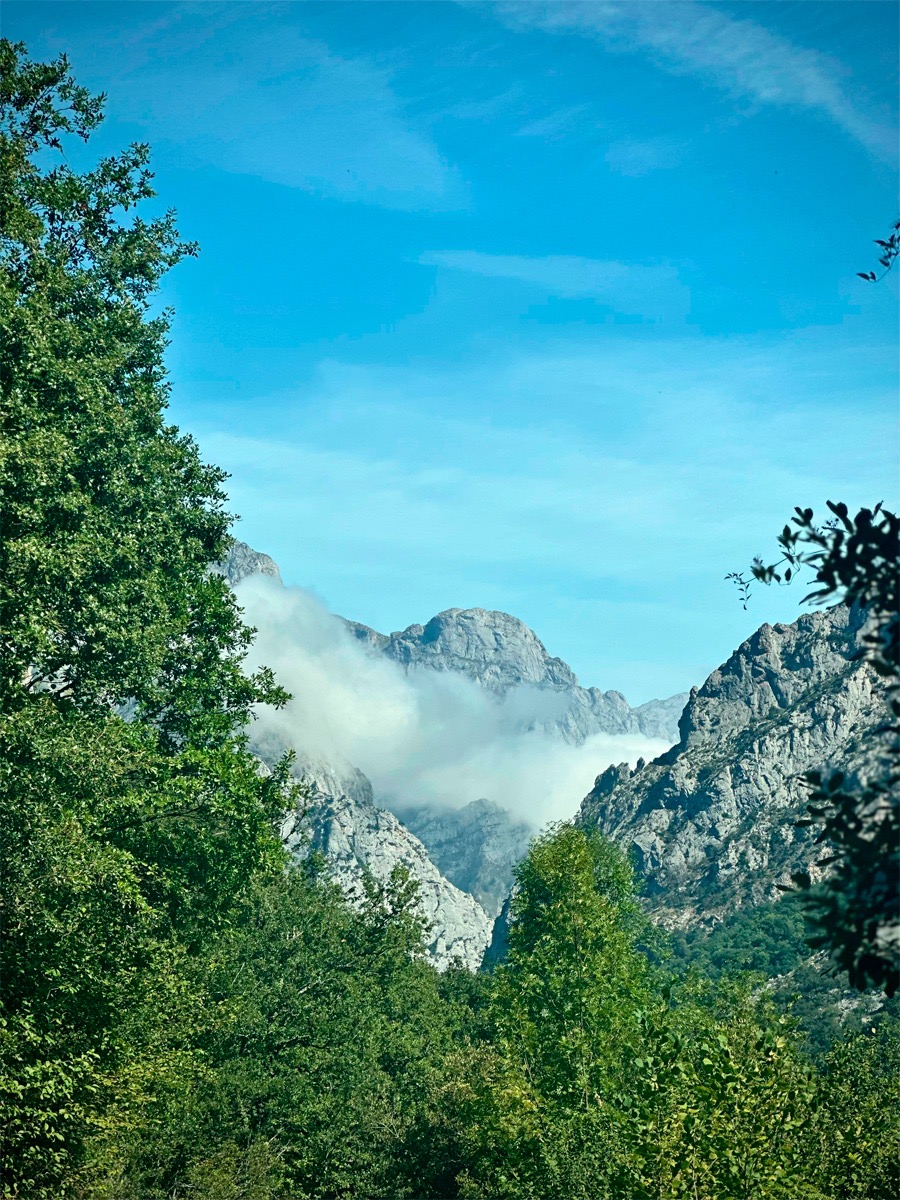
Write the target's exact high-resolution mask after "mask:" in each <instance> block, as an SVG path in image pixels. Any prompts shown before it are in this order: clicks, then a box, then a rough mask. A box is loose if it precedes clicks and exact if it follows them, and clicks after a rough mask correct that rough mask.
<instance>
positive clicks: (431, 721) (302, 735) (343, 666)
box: [236, 576, 666, 827]
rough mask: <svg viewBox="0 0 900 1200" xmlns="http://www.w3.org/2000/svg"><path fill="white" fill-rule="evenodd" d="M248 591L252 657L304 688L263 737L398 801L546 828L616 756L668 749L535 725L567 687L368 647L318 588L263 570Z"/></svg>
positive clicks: (242, 596) (262, 730) (259, 727)
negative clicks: (472, 810)
mask: <svg viewBox="0 0 900 1200" xmlns="http://www.w3.org/2000/svg"><path fill="white" fill-rule="evenodd" d="M236 590H237V596H238V600H239V602H240V604H241V605H242V607H243V608H244V610H245V612H246V617H247V620H248V621H249V622H250V623H251V624H252V625H254V626H255V627H256V628H257V630H258V634H257V638H256V643H255V646H254V650H253V656H252V660H251V661H252V662H253V663H266V664H267V665H268V666H270V667H272V668H273V669H274V670H275V672H276V674H277V676H278V679H279V681H280V682H281V683H282V684H283V686H284V687H286V688H287V689H288V690H289V691H290V692H291V693H292V695H293V699H292V701H291V703H290V704H289V705H288V707H287V708H285V709H283V710H281V711H276V710H273V709H270V708H263V709H261V710H260V712H259V715H258V721H257V723H256V725H255V727H254V730H253V734H252V736H253V740H254V742H255V743H256V744H257V745H259V746H261V747H264V748H265V749H266V750H268V751H274V752H276V753H277V752H278V751H280V750H282V749H284V748H287V747H293V748H295V749H296V750H297V751H298V752H301V753H306V754H311V755H315V756H320V757H322V758H324V759H326V760H328V761H330V762H333V763H336V764H338V765H340V764H343V763H352V764H353V765H354V766H357V767H359V768H360V770H362V771H363V772H364V773H365V774H366V775H367V776H368V777H369V779H370V780H371V781H372V783H373V785H374V788H375V793H376V797H377V798H378V800H379V801H380V802H381V803H383V804H385V805H386V806H387V807H393V808H396V809H398V810H401V811H402V809H403V808H407V807H411V806H417V805H434V806H436V807H453V808H457V807H460V806H462V805H464V804H467V803H469V801H471V800H476V799H480V798H482V797H485V798H487V799H490V800H494V801H495V802H496V803H498V804H501V805H503V806H504V807H505V808H508V809H509V810H510V811H511V812H513V813H514V814H515V815H516V816H517V817H520V818H521V819H523V820H526V821H528V822H530V823H531V824H532V825H534V826H535V827H540V826H542V825H544V824H546V822H548V821H552V820H558V819H563V818H567V817H571V816H573V815H574V813H575V811H576V810H577V808H578V805H579V803H580V801H581V799H582V797H583V796H584V795H585V794H586V793H587V792H588V791H589V790H590V788H591V786H592V784H593V781H594V778H595V776H596V775H597V774H599V772H600V771H602V770H603V769H604V768H605V767H607V766H608V765H609V764H610V763H612V762H616V763H619V762H623V761H628V762H631V763H634V762H635V761H636V760H637V759H638V758H639V757H644V758H652V757H654V756H655V755H657V754H659V753H661V752H662V751H663V750H664V749H666V744H665V743H664V742H661V741H657V740H654V739H650V738H645V737H641V736H637V735H634V736H632V735H628V736H614V735H606V734H599V735H596V736H594V737H592V738H590V739H589V740H588V741H587V742H585V743H584V745H582V746H570V745H568V744H566V743H563V742H559V741H556V740H555V739H554V738H552V737H550V736H549V735H547V734H545V733H542V732H536V731H523V729H522V721H523V718H525V719H527V717H528V716H529V715H530V716H532V717H533V716H534V715H536V714H538V713H540V715H541V716H543V717H551V716H552V715H553V712H554V709H555V708H557V707H558V700H557V698H556V697H555V696H553V695H548V694H547V693H545V692H540V691H538V690H537V689H528V691H527V693H526V690H525V689H519V690H518V691H517V692H513V693H511V694H510V695H509V696H508V697H507V698H506V700H499V699H498V698H497V697H495V696H493V695H492V694H490V693H488V692H486V691H484V690H483V689H482V688H481V687H479V686H478V685H477V684H476V683H473V682H472V681H471V680H469V679H467V678H465V677H463V676H460V675H456V674H451V673H449V672H447V673H442V672H437V671H430V670H421V671H416V672H413V673H411V674H406V673H405V672H404V671H403V670H402V669H401V668H400V667H399V666H398V665H397V664H395V663H393V662H391V661H390V660H389V659H385V658H381V657H377V656H375V655H373V654H371V653H370V652H369V651H368V650H366V649H365V648H364V647H363V646H362V644H361V643H359V642H357V641H356V640H355V639H354V638H353V637H352V636H351V635H350V634H349V633H348V632H347V630H346V629H345V627H344V626H343V624H342V623H341V622H340V621H339V620H338V619H337V618H336V617H333V616H332V615H331V614H330V613H328V612H327V611H326V610H325V608H324V607H323V606H322V605H321V604H320V603H319V601H318V600H317V599H316V598H315V597H314V596H312V595H311V594H310V593H309V592H305V591H302V590H301V589H299V588H281V587H280V586H279V585H277V584H275V583H274V582H273V581H271V580H268V579H265V578H263V577H260V576H251V577H250V578H248V579H246V580H244V581H242V582H241V583H240V584H239V585H238V587H237V589H236Z"/></svg>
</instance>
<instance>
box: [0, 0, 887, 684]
mask: <svg viewBox="0 0 900 1200" xmlns="http://www.w3.org/2000/svg"><path fill="white" fill-rule="evenodd" d="M897 16H898V12H897V6H896V5H894V4H892V3H868V2H866V0H854V2H853V3H839V2H835V3H824V4H820V3H818V2H816V0H802V2H798V3H794V2H791V0H784V2H781V3H774V2H769V3H761V4H760V3H753V2H747V3H738V4H724V3H694V2H689V0H686V2H676V3H668V2H666V0H658V2H654V3H643V2H642V0H629V2H628V3H606V2H603V0H597V2H590V0H587V2H583V3H570V2H569V0H556V2H555V3H542V2H539V0H534V2H531V3H524V4H522V3H496V4H468V3H462V4H453V3H417V2H416V0H411V2H407V3H399V4H394V3H376V4H368V3H361V2H350V3H328V4H315V3H312V4H303V3H295V4H269V3H228V4H219V3H201V4H186V5H182V4H168V3H93V2H73V3H41V2H31V3H28V4H16V3H7V4H6V5H5V8H4V19H3V32H4V35H5V36H7V37H13V38H17V39H21V40H23V41H25V42H26V43H27V45H28V46H29V49H30V51H31V52H32V54H33V55H35V56H37V57H47V56H49V55H51V54H55V53H57V52H58V51H60V50H65V51H66V52H67V53H68V54H69V57H70V59H71V62H72V65H73V68H74V71H75V73H76V75H77V77H78V78H79V79H80V81H81V82H83V83H85V84H87V85H88V86H90V87H91V88H93V89H96V90H103V91H105V92H106V93H107V95H108V105H107V112H108V120H107V122H106V123H105V125H104V127H103V129H102V131H101V133H100V134H98V136H97V138H96V139H95V142H94V143H92V146H93V148H94V149H95V150H98V149H99V150H102V151H104V152H106V151H111V150H114V149H116V148H118V147H120V146H122V145H124V144H126V143H127V142H129V141H133V140H141V141H147V142H149V143H150V144H151V146H152V148H153V158H154V165H155V170H156V176H157V179H156V182H157V189H158V192H159V193H160V203H161V204H162V205H163V206H174V207H175V208H176V209H177V210H178V213H179V218H180V226H181V229H182V231H183V233H184V234H185V235H186V236H189V237H191V238H195V239H196V240H197V241H199V242H200V244H201V256H200V257H199V259H197V260H196V261H190V262H187V263H184V264H182V265H181V266H180V267H178V268H177V269H176V271H174V272H173V273H172V275H171V276H170V278H169V279H168V280H167V282H166V285H165V291H164V300H165V301H166V302H167V303H170V304H172V305H173V306H174V307H175V310H176V318H175V322H174V326H173V341H172V347H171V351H170V365H171V377H172V384H173V393H172V415H173V419H174V420H175V421H176V422H177V423H178V424H179V425H181V426H182V427H183V428H185V429H187V430H189V431H190V432H191V433H193V434H194V436H195V437H196V438H197V440H198V441H199V444H200V447H201V450H202V451H203V453H204V455H205V457H206V458H207V459H209V460H212V461H216V462H218V463H220V464H221V465H223V466H224V467H226V468H227V469H228V470H229V471H230V472H231V476H232V478H231V481H230V485H229V487H230V494H231V497H232V502H233V507H234V508H235V510H236V511H237V512H239V513H240V514H241V521H240V523H239V525H238V526H237V530H236V532H237V533H238V535H239V536H241V537H243V538H245V539H246V540H247V541H249V542H251V543H252V544H253V545H254V546H256V547H258V548H259V549H262V550H266V551H268V552H269V553H271V554H272V555H273V556H274V557H275V558H276V559H277V560H278V562H279V563H280V564H281V566H282V568H283V573H284V575H285V578H286V580H287V581H289V582H291V583H297V584H301V585H303V586H307V587H311V588H313V589H314V590H315V591H316V592H317V593H318V594H319V595H321V596H322V597H323V599H324V600H325V602H326V603H327V604H328V605H329V607H330V608H331V609H332V610H333V611H336V612H340V613H342V614H343V615H345V616H348V617H352V618H354V619H356V620H361V621H364V622H366V623H367V624H370V625H373V626H375V627H376V628H378V629H381V630H384V631H389V630H392V629H398V628H403V627H405V626H406V625H407V624H409V623H411V622H413V621H426V620H427V619H428V618H429V617H430V616H432V615H433V614H434V613H435V612H437V611H439V610H441V609H443V608H448V607H451V606H460V607H469V606H476V605H479V606H482V607H486V608H500V609H504V610H506V611H508V612H512V613H514V614H515V615H517V616H519V617H521V618H522V619H523V620H525V621H527V622H528V624H530V625H531V626H532V627H533V628H534V629H535V630H536V631H537V633H538V634H539V635H540V637H541V638H542V639H543V641H544V643H545V644H546V645H547V647H548V649H549V650H550V652H551V653H553V654H557V655H559V656H560V657H562V658H564V659H566V660H567V661H568V662H569V663H571V665H572V666H573V667H574V669H575V670H576V671H577V673H578V674H579V676H580V678H581V679H582V681H583V682H584V683H586V684H593V685H597V686H600V687H603V688H610V687H615V688H619V689H620V690H621V691H623V692H624V693H625V694H626V696H627V697H628V698H629V700H631V701H632V702H633V703H637V702H640V701H643V700H645V699H648V698H650V697H651V696H654V695H665V694H669V693H671V692H674V691H676V690H681V689H684V688H687V687H689V686H690V685H691V684H692V683H700V682H702V680H703V678H704V677H705V675H706V674H707V673H708V672H709V670H710V669H712V668H713V667H714V666H716V665H717V664H718V663H719V662H721V661H722V660H723V659H724V658H725V657H726V656H727V655H728V654H729V653H730V652H731V650H732V649H733V648H734V647H735V646H736V645H737V644H738V643H739V642H740V641H741V640H743V638H744V637H746V636H748V635H749V634H750V633H751V632H752V631H753V629H754V628H756V626H757V625H758V624H759V623H761V622H762V621H763V620H790V619H793V617H794V616H795V615H796V612H797V602H798V601H799V599H800V596H801V592H799V591H795V590H781V591H776V592H763V591H759V590H758V591H757V593H756V595H755V597H754V599H753V601H752V604H751V608H750V611H749V612H746V613H745V612H743V611H742V610H741V608H740V605H739V604H738V602H737V599H736V597H735V595H734V594H733V591H732V589H731V587H730V585H729V584H727V583H726V582H725V581H724V578H723V577H724V575H725V574H726V573H727V572H728V571H731V570H734V569H736V568H741V567H743V566H744V565H745V564H747V563H748V562H749V560H750V558H751V557H752V556H753V555H754V554H755V553H757V552H762V553H765V554H767V553H768V552H769V550H770V548H772V547H773V542H774V535H775V534H776V533H777V531H778V530H779V529H780V528H781V526H782V525H783V524H784V522H785V520H786V519H787V518H788V516H789V515H790V513H791V511H792V509H793V506H794V505H795V504H802V505H807V504H808V505H811V506H813V507H815V508H817V509H818V508H820V507H822V506H823V505H824V501H825V499H826V498H842V499H845V500H846V501H847V502H848V503H849V504H851V505H853V504H858V503H873V502H875V501H876V500H879V499H884V500H885V501H887V502H889V503H896V501H897V465H898V462H897V459H898V455H897V450H898V438H897V280H896V279H893V278H890V277H889V278H888V279H886V280H885V281H884V282H883V283H881V284H879V285H878V286H872V285H868V286H867V285H866V284H864V283H863V282H862V281H860V280H859V279H857V278H856V272H857V271H859V270H864V269H868V268H869V267H870V266H871V265H874V249H875V248H874V247H873V245H872V239H874V238H876V237H881V236H884V232H885V231H886V229H887V228H888V226H889V224H890V222H891V220H892V218H893V217H894V215H895V206H896V203H897V201H896V195H897V160H896V154H897V112H896V97H897Z"/></svg>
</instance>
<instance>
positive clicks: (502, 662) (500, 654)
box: [345, 608, 687, 745]
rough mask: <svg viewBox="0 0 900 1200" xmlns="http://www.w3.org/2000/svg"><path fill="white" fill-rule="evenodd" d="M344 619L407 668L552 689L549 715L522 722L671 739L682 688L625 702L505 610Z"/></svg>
mask: <svg viewBox="0 0 900 1200" xmlns="http://www.w3.org/2000/svg"><path fill="white" fill-rule="evenodd" d="M345 624H346V626H347V628H348V629H349V630H350V632H351V633H352V634H353V636H354V637H355V638H357V639H358V640H359V641H361V642H363V643H364V644H365V645H366V646H367V647H368V648H370V649H371V650H372V651H373V652H375V653H379V654H383V655H384V656H385V657H386V658H390V659H391V660H392V661H393V662H396V663H398V664H399V665H400V666H402V667H403V668H404V669H406V670H418V669H422V668H425V669H429V670H434V671H455V672H458V673H459V674H461V675H466V676H467V677H468V678H469V679H472V680H474V681H475V682H476V683H479V684H481V686H482V687H485V688H487V689H488V690H489V691H492V692H495V693H497V694H498V695H507V694H508V693H510V692H512V691H513V690H514V689H516V688H536V689H539V690H540V691H542V692H552V693H556V694H557V695H558V697H559V704H558V705H556V707H555V712H554V714H553V716H552V717H536V718H535V719H534V720H532V721H531V722H530V723H529V724H530V727H537V728H543V729H545V730H547V731H548V732H549V733H552V734H554V735H555V736H558V737H561V738H563V739H564V740H565V741H567V742H572V743H574V744H576V745H577V744H579V743H581V742H583V741H584V740H585V739H586V738H588V737H590V736H591V735H592V734H595V733H639V734H643V735H645V736H646V737H654V738H662V739H666V740H669V741H671V742H674V741H676V740H677V737H678V718H679V716H680V714H681V710H682V709H683V708H684V704H685V701H686V700H687V694H686V693H679V694H678V695H677V696H671V697H670V698H669V699H667V700H651V701H649V702H648V703H647V704H642V705H640V706H639V707H638V708H632V707H631V705H630V704H629V703H628V701H627V700H626V699H625V697H624V696H623V695H622V693H621V692H616V691H609V692H603V691H600V689H599V688H583V687H581V686H580V685H579V683H578V679H577V678H576V676H575V673H574V672H573V671H572V669H571V667H569V666H568V665H567V664H566V663H564V662H563V661H562V659H560V658H552V657H551V656H550V655H549V654H548V653H547V651H546V649H545V648H544V645H543V643H542V642H541V640H540V638H538V636H537V634H536V633H534V632H533V630H531V629H529V628H528V626H527V625H525V624H524V623H523V622H522V621H520V620H518V619H517V618H516V617H511V616H510V615H509V614H508V613H502V612H494V611H490V610H488V609H484V608H448V609H447V610H446V611H445V612H442V613H438V615H437V616H436V617H432V619H431V620H430V621H429V622H428V624H427V625H410V626H409V628H408V629H404V630H402V632H399V633H392V634H389V635H388V634H383V633H377V632H376V631H375V630H374V629H369V627H368V626H367V625H360V624H359V623H358V622H356V621H346V622H345ZM526 727H528V725H526Z"/></svg>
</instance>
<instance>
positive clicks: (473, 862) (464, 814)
mask: <svg viewBox="0 0 900 1200" xmlns="http://www.w3.org/2000/svg"><path fill="white" fill-rule="evenodd" d="M403 821H404V823H405V824H406V825H407V826H408V828H409V829H411V830H412V831H413V833H415V834H416V836H417V837H418V838H420V840H421V841H422V842H423V843H424V845H425V848H426V849H427V851H428V853H429V855H430V857H431V859H432V861H433V862H434V863H435V864H436V866H437V867H439V869H440V870H441V871H442V872H443V874H444V875H445V876H446V877H447V879H449V880H450V881H451V883H454V884H456V886H457V887H458V888H461V889H462V890H463V891H464V892H468V893H469V894H470V895H472V896H474V897H475V899H476V900H477V901H478V902H479V904H480V905H481V906H482V908H483V909H484V910H485V912H487V914H488V915H489V916H491V917H496V916H497V915H498V914H499V913H500V910H501V909H502V907H503V903H504V901H505V899H506V897H507V896H508V895H509V892H510V890H511V888H512V885H513V868H514V867H515V865H516V863H518V862H520V861H521V860H522V859H523V858H524V857H525V855H526V853H527V852H528V844H529V842H530V841H531V838H532V837H533V836H534V830H533V829H532V828H531V826H529V825H526V824H525V822H523V821H516V820H515V818H514V817H512V816H511V815H510V813H509V812H507V810H506V809H505V808H501V807H500V806H499V805H498V804H493V803H492V802H491V801H490V800H473V801H472V803H471V804H467V805H466V806H465V807H464V808H460V809H447V810H444V811H435V810H434V809H431V808H419V809H414V810H412V811H410V812H404V813H403Z"/></svg>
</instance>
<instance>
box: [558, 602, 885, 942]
mask: <svg viewBox="0 0 900 1200" xmlns="http://www.w3.org/2000/svg"><path fill="white" fill-rule="evenodd" d="M861 622H862V618H861V616H860V614H858V613H856V612H851V611H850V610H848V609H847V608H845V607H843V606H841V607H837V608H833V609H829V610H828V611H825V612H814V613H808V614H805V615H804V616H802V617H800V618H799V620H797V621H795V622H794V623H793V624H791V625H775V626H771V625H763V626H762V627H761V628H760V629H759V630H757V632H756V633H754V634H753V636H752V637H750V638H748V640H747V641H746V642H744V643H743V645H741V646H740V647H739V648H738V650H736V651H735V653H734V654H733V655H732V656H731V658H730V659H729V660H728V662H726V663H725V664H724V665H723V666H722V667H720V668H719V669H718V670H717V671H714V672H713V673H712V674H711V675H710V676H709V678H708V679H707V680H706V682H705V683H704V684H703V686H702V687H701V688H699V689H696V688H695V689H693V690H692V692H691V694H690V699H689V700H688V703H687V705H686V707H685V709H684V712H683V714H682V717H681V722H680V738H679V741H678V744H677V745H676V746H674V747H673V748H672V749H671V750H669V751H668V752H667V753H666V754H664V755H662V756H661V757H660V758H658V759H656V760H655V761H654V762H651V763H648V764H639V766H638V768H637V769H636V770H635V771H634V772H632V771H631V770H630V769H629V768H628V767H627V766H624V765H623V766H620V767H610V768H609V769H608V770H606V771H605V772H604V773H603V774H602V775H601V776H600V777H599V778H598V779H597V782H596V784H595V786H594V788H593V790H592V791H591V792H590V794H589V795H588V796H587V797H586V798H585V800H584V802H583V804H582V808H581V814H580V819H581V820H582V821H583V822H585V823H586V824H588V825H599V826H600V827H601V828H602V829H603V830H604V831H605V832H606V833H608V834H609V835H610V836H612V837H613V838H614V839H615V840H616V841H618V842H619V843H620V844H621V845H623V846H624V847H627V848H629V849H630V850H632V851H633V852H634V853H635V855H636V858H637V863H638V866H639V868H640V871H641V873H642V874H643V875H644V876H645V878H646V880H647V896H648V901H649V903H650V905H651V906H652V907H653V908H654V909H655V910H656V912H657V915H658V916H659V918H660V919H661V920H662V921H663V922H664V923H666V924H669V925H672V926H679V925H680V926H687V925H691V924H695V923H698V922H699V923H709V922H713V921H715V920H716V919H718V918H720V917H721V916H722V915H723V914H724V913H725V912H727V911H729V910H730V909H732V908H735V907H738V906H740V905H743V904H756V903H762V902H764V901H766V900H770V899H775V898H777V896H778V895H780V891H779V885H780V884H785V883H787V882H788V881H789V878H790V875H791V873H792V872H793V871H795V870H801V869H809V867H810V865H811V864H812V863H813V862H814V861H815V860H816V859H817V858H818V857H819V854H818V853H817V851H816V849H815V848H814V847H813V846H812V844H811V840H810V834H809V833H807V831H806V830H804V829H801V828H798V827H797V825H796V824H795V822H796V820H797V818H798V816H800V815H801V813H802V811H803V808H804V805H805V803H806V792H805V789H804V787H803V783H802V776H803V773H804V772H805V771H807V770H811V769H825V768H841V769H843V770H844V771H845V772H846V773H848V774H850V775H854V774H856V775H859V774H865V773H866V772H869V771H874V770H877V769H878V766H877V762H876V761H875V758H874V757H873V752H872V747H871V742H870V740H869V739H868V738H867V736H866V735H867V733H868V732H869V731H871V730H872V729H873V728H874V727H875V726H876V725H878V724H879V723H880V722H881V720H883V718H884V716H885V714H886V711H887V709H886V703H885V699H884V689H883V686H882V684H881V683H880V682H879V681H878V679H877V677H876V676H875V674H874V673H873V672H872V671H871V669H870V668H869V667H868V666H867V665H866V664H865V663H862V662H860V661H854V655H855V654H856V652H857V650H858V648H859V644H860V642H859V637H860V628H861Z"/></svg>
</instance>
